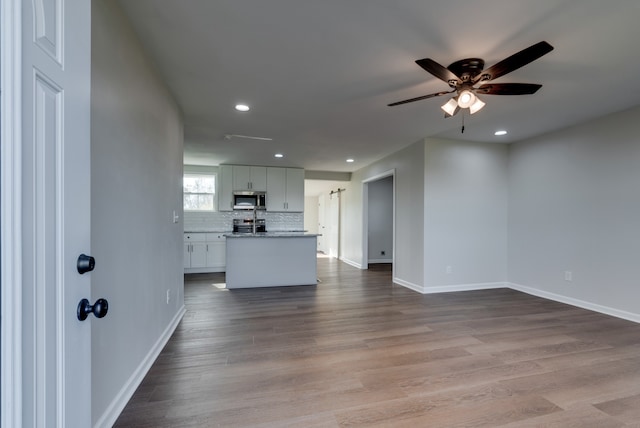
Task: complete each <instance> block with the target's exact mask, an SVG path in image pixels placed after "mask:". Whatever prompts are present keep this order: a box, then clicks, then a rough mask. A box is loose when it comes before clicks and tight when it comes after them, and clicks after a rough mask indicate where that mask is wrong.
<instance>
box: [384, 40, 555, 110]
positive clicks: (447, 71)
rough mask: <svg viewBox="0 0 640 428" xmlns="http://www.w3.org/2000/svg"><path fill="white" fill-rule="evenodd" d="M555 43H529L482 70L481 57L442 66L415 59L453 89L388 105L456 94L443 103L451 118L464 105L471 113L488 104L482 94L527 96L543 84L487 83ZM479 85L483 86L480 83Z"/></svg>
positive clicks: (531, 59) (545, 50) (433, 62)
mask: <svg viewBox="0 0 640 428" xmlns="http://www.w3.org/2000/svg"><path fill="white" fill-rule="evenodd" d="M552 50H553V46H551V45H550V44H549V43H547V42H544V41H542V42H539V43H536V44H535V45H532V46H529V47H528V48H526V49H523V50H521V51H520V52H518V53H515V54H513V55H511V56H510V57H507V58H505V59H503V60H502V61H500V62H498V63H497V64H494V65H492V66H491V67H489V68H487V69H486V70H483V68H484V60H483V59H480V58H466V59H461V60H459V61H456V62H454V63H452V64H450V65H449V66H448V67H446V68H445V67H443V66H442V65H440V64H438V63H437V62H435V61H434V60H432V59H431V58H424V59H419V60H417V61H416V64H418V65H419V66H420V67H422V68H424V69H425V70H426V71H428V72H429V73H431V74H433V75H434V76H435V77H437V78H438V79H440V80H442V81H444V82H446V83H447V84H448V85H449V86H450V87H451V88H452V90H451V91H442V92H436V93H434V94H429V95H423V96H421V97H416V98H410V99H408V100H403V101H398V102H395V103H391V104H388V106H389V107H393V106H397V105H400V104H406V103H411V102H414V101H420V100H424V99H427V98H433V97H439V96H442V95H447V94H453V93H456V94H457V95H456V96H454V97H453V98H451V99H450V100H449V101H448V102H447V103H446V104H444V105H443V106H442V109H443V110H444V111H445V117H451V116H453V115H455V114H456V113H458V111H460V109H461V108H468V109H469V112H470V113H471V114H474V113H476V112H477V111H479V110H480V109H481V108H482V107H484V106H485V103H484V102H482V101H481V100H480V98H478V96H477V95H478V94H482V95H528V94H533V93H535V92H536V91H537V90H538V89H540V88H541V87H542V85H537V84H533V83H485V82H489V81H491V80H494V79H497V78H498V77H500V76H504V75H505V74H507V73H511V72H512V71H514V70H517V69H518V68H520V67H523V66H525V65H527V64H529V63H530V62H533V61H535V60H536V59H538V58H540V57H541V56H543V55H545V54H547V53H549V52H551V51H552ZM477 84H480V86H477V87H476V85H477Z"/></svg>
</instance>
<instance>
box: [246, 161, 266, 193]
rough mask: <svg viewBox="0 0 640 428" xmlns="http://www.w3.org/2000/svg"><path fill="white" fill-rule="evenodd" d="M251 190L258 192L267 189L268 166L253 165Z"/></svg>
mask: <svg viewBox="0 0 640 428" xmlns="http://www.w3.org/2000/svg"><path fill="white" fill-rule="evenodd" d="M250 178H251V180H250V182H251V190H255V191H256V192H266V191H267V167H265V166H252V167H251V171H250Z"/></svg>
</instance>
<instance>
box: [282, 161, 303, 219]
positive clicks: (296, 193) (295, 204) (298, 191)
mask: <svg viewBox="0 0 640 428" xmlns="http://www.w3.org/2000/svg"><path fill="white" fill-rule="evenodd" d="M285 189H286V205H285V206H286V210H287V211H289V212H303V211H304V170H303V169H297V168H287V182H286V186H285Z"/></svg>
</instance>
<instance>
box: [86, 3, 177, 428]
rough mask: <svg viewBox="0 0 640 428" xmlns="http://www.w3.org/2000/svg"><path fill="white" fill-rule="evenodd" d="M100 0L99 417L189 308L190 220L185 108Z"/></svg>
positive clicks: (96, 183) (95, 238) (95, 152)
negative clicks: (185, 250)
mask: <svg viewBox="0 0 640 428" xmlns="http://www.w3.org/2000/svg"><path fill="white" fill-rule="evenodd" d="M92 4H93V7H92V9H93V13H92V21H93V22H92V75H91V77H92V87H91V90H92V96H91V99H92V103H91V122H92V123H91V127H92V129H91V162H92V167H91V171H92V179H91V190H92V198H91V210H92V215H91V221H92V231H91V234H92V249H93V255H94V256H95V257H96V261H97V262H96V270H95V271H94V272H92V273H91V275H92V290H91V295H92V298H93V299H94V300H95V299H96V298H98V297H104V298H106V299H107V300H108V301H109V305H110V307H109V314H108V315H107V316H106V317H105V318H103V319H101V320H92V335H93V337H92V366H93V368H92V373H93V379H92V413H93V422H94V424H95V423H96V421H100V422H104V420H103V419H102V418H104V417H105V416H108V413H109V412H114V410H115V411H118V410H119V409H117V407H118V405H122V400H124V399H127V398H128V396H126V393H127V388H131V387H132V386H133V387H135V379H134V377H135V376H139V375H140V374H142V375H144V373H141V370H142V365H143V364H145V363H149V362H150V361H149V358H150V357H152V356H153V353H154V352H156V351H157V350H158V349H157V347H158V346H159V345H162V340H163V339H164V338H165V336H166V335H167V334H168V333H170V331H167V329H168V328H170V327H171V326H172V325H173V323H175V322H176V317H177V316H178V315H179V314H180V311H181V309H182V308H183V291H184V288H183V276H182V222H179V223H173V222H172V214H173V211H174V210H175V211H177V212H178V214H179V215H180V218H182V144H183V141H182V121H181V117H180V112H179V110H178V108H177V106H176V104H175V103H174V102H173V100H172V97H171V95H170V94H169V93H168V91H167V90H166V88H165V86H164V85H163V83H162V81H161V79H160V78H159V77H158V76H157V75H156V74H155V72H154V71H153V70H154V69H153V65H152V64H150V63H149V62H148V60H147V59H146V57H145V55H144V52H143V51H142V49H141V47H140V46H139V44H138V41H137V39H136V37H135V36H134V34H133V33H132V31H131V28H130V27H129V25H128V23H127V21H126V20H125V19H124V18H123V16H122V14H121V13H120V11H119V9H118V7H117V3H116V2H113V1H110V0H95V1H93V3H92ZM167 290H169V293H170V303H169V304H167V302H166V293H167ZM132 381H133V382H134V384H133V385H131V384H128V382H132ZM114 406H115V408H114ZM107 420H108V417H107Z"/></svg>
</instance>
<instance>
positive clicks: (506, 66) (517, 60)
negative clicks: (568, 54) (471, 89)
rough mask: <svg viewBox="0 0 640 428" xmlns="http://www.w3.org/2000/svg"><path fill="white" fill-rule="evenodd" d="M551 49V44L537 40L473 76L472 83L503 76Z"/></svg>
mask: <svg viewBox="0 0 640 428" xmlns="http://www.w3.org/2000/svg"><path fill="white" fill-rule="evenodd" d="M552 50H553V46H551V45H550V44H549V43H547V42H544V41H543V42H538V43H536V44H535V45H532V46H529V47H528V48H526V49H523V50H521V51H520V52H518V53H515V54H513V55H511V56H510V57H508V58H505V59H503V60H502V61H500V62H499V63H497V64H494V65H492V66H491V67H489V68H488V69H486V70H484V71H483V72H482V73H480V74H478V75H477V76H476V77H475V78H474V80H473V83H477V82H479V81H481V80H484V81H487V80H493V79H497V78H498V77H500V76H504V75H505V74H507V73H511V72H512V71H514V70H517V69H519V68H520V67H523V66H525V65H527V64H529V63H530V62H532V61H535V60H536V59H538V58H540V57H541V56H543V55H545V54H547V53H549V52H551V51H552Z"/></svg>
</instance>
